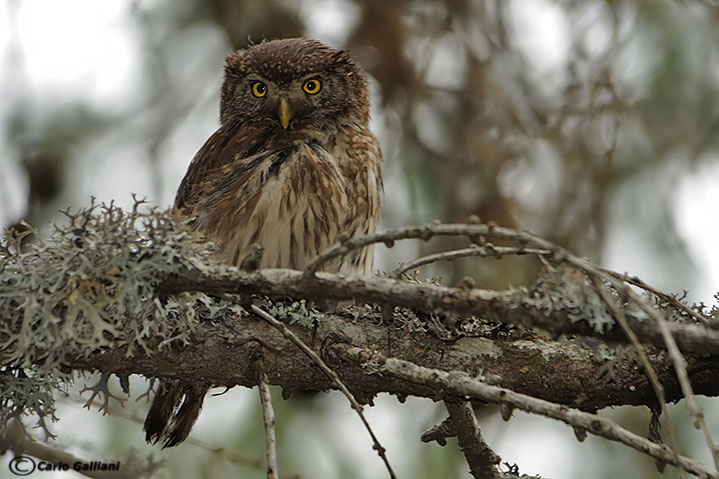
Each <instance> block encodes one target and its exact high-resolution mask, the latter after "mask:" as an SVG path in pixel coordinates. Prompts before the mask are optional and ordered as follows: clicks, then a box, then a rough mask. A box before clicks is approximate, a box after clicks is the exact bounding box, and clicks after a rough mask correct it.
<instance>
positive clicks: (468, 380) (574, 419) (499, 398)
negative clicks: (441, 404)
mask: <svg viewBox="0 0 719 479" xmlns="http://www.w3.org/2000/svg"><path fill="white" fill-rule="evenodd" d="M332 350H333V352H334V353H335V354H337V355H338V356H340V357H343V358H346V359H348V360H351V361H355V362H357V363H358V364H360V365H361V366H362V367H363V369H364V370H365V371H367V372H368V374H386V375H391V376H392V377H394V378H396V379H401V380H403V381H407V382H410V383H414V384H423V385H427V386H432V387H435V388H436V387H441V388H442V389H443V390H444V391H446V392H448V393H450V394H453V395H455V396H459V397H465V398H466V397H471V398H475V399H481V400H483V401H487V402H492V403H495V404H504V403H509V404H511V405H512V406H513V407H516V408H518V409H521V410H523V411H527V412H531V413H533V414H539V415H542V416H545V417H551V418H553V419H557V420H559V421H562V422H565V423H566V424H569V425H571V426H573V427H575V428H581V429H585V430H586V431H588V432H589V433H591V434H594V435H597V436H601V437H604V438H606V439H610V440H612V441H617V442H621V443H622V444H624V445H626V446H629V447H631V448H632V449H636V450H637V451H640V452H643V453H645V454H648V455H650V456H652V457H654V458H655V459H658V460H660V461H662V462H666V463H668V464H672V465H674V466H677V467H681V468H683V469H685V470H686V471H689V472H691V473H692V474H695V475H697V476H699V477H701V478H714V479H716V478H719V473H718V472H716V471H712V470H711V469H709V468H707V467H706V466H704V465H703V464H701V463H700V462H698V461H695V460H693V459H689V458H687V457H685V456H681V455H680V456H676V455H675V453H674V451H672V450H671V449H670V448H669V447H667V446H665V445H663V444H657V443H654V442H652V441H650V440H648V439H645V438H643V437H641V436H638V435H636V434H634V433H632V432H630V431H628V430H626V429H624V428H622V427H621V426H619V425H618V424H616V423H615V422H613V421H611V420H609V419H606V418H603V417H601V416H597V415H595V414H589V413H586V412H582V411H579V410H577V409H574V408H569V407H567V406H564V405H561V404H553V403H551V402H549V401H544V400H542V399H537V398H535V397H531V396H527V395H524V394H520V393H517V392H515V391H511V390H508V389H505V388H500V387H497V386H491V385H489V384H486V383H484V382H482V381H479V380H476V379H474V378H472V377H471V376H470V375H468V374H466V373H462V372H458V371H452V372H447V371H441V370H438V369H429V368H423V367H420V366H417V365H416V364H413V363H410V362H408V361H403V360H401V359H395V358H390V357H385V356H383V355H381V354H380V353H377V352H376V351H372V350H368V349H363V348H356V347H351V346H347V345H342V344H336V345H334V346H333V347H332Z"/></svg>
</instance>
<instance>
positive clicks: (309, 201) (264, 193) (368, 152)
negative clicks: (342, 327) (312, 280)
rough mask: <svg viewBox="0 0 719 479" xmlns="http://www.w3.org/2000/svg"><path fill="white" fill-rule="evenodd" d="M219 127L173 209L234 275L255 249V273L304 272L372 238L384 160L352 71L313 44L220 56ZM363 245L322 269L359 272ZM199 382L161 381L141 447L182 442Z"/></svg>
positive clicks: (294, 42) (198, 397) (282, 43)
mask: <svg viewBox="0 0 719 479" xmlns="http://www.w3.org/2000/svg"><path fill="white" fill-rule="evenodd" d="M220 121H221V126H220V128H219V129H218V130H217V131H216V132H215V133H214V134H213V135H212V136H211V137H210V138H209V139H208V140H207V142H206V143H205V144H204V145H203V147H202V148H201V149H200V151H199V152H197V155H195V158H194V159H193V160H192V163H191V164H190V167H189V169H188V171H187V174H186V175H185V178H184V179H183V180H182V183H181V184H180V188H179V190H178V192H177V197H176V198H175V206H174V209H175V212H176V213H177V214H179V215H180V216H181V217H185V218H190V224H191V226H192V228H193V229H195V230H197V231H198V232H200V233H201V234H203V235H204V237H205V238H206V239H207V240H208V241H212V242H214V243H215V245H216V255H217V259H218V260H219V261H221V262H223V263H227V264H231V265H236V266H239V265H240V264H241V263H242V260H243V259H244V258H245V256H246V255H247V254H248V253H249V251H250V246H251V245H252V244H254V243H258V244H260V245H261V246H262V247H263V249H264V254H263V256H262V259H261V263H260V267H262V268H294V269H301V268H303V267H304V266H305V265H306V264H307V263H308V262H309V261H310V260H311V259H313V258H314V257H315V256H316V255H317V254H319V253H320V252H322V251H323V250H324V249H326V248H327V247H329V246H331V245H332V244H333V243H336V242H337V241H338V239H339V236H340V235H342V234H348V235H350V236H353V235H357V234H365V233H371V232H374V231H375V229H376V227H377V222H378V220H379V214H380V193H381V191H382V175H381V162H382V153H381V151H380V147H379V143H378V142H377V139H376V138H375V136H374V135H373V134H372V132H371V131H370V130H369V97H368V92H367V81H366V79H365V76H364V74H363V72H362V70H361V69H360V68H359V67H358V66H357V65H356V64H355V63H354V62H353V61H352V59H351V58H350V56H349V55H348V54H347V53H346V52H344V51H338V50H334V49H332V48H330V47H328V46H326V45H323V44H322V43H320V42H318V41H315V40H305V39H301V38H293V39H284V40H273V41H268V42H263V43H260V44H258V45H254V46H252V47H250V48H248V49H246V50H240V51H238V52H236V53H233V54H231V55H229V56H228V57H227V59H226V61H225V80H224V83H223V85H222V98H221V102H220ZM372 260H373V251H372V248H371V247H368V248H365V249H364V250H360V251H358V252H354V253H352V254H350V255H348V256H347V257H344V258H340V259H338V260H337V261H335V262H334V263H329V264H327V265H325V266H324V270H325V271H330V272H342V273H347V274H361V275H369V274H371V272H372ZM209 386H210V385H209V384H190V383H183V382H180V381H163V382H162V383H161V385H160V388H159V391H158V392H157V394H156V396H155V398H154V400H153V404H152V406H151V408H150V412H149V413H148V416H147V419H146V420H145V432H146V439H147V440H148V441H150V442H153V443H156V442H158V441H162V442H163V444H164V447H170V446H174V445H176V444H178V443H180V442H181V441H183V440H184V439H185V438H186V437H187V435H188V434H189V432H190V429H191V428H192V425H193V424H194V422H195V419H196V418H197V415H198V414H199V412H200V408H201V407H202V401H203V399H204V395H205V393H206V392H207V390H208V389H209Z"/></svg>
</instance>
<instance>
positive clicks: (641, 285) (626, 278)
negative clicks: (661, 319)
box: [600, 268, 711, 323]
mask: <svg viewBox="0 0 719 479" xmlns="http://www.w3.org/2000/svg"><path fill="white" fill-rule="evenodd" d="M600 269H601V270H602V271H604V272H605V273H607V274H608V275H611V276H613V277H614V278H617V279H618V280H620V281H624V282H625V283H629V284H632V285H634V286H636V287H638V288H642V289H643V290H645V291H649V292H650V293H652V294H653V295H654V296H656V297H658V298H661V299H662V300H663V301H665V302H667V303H668V304H671V305H672V306H674V307H675V308H677V309H680V310H682V311H684V312H685V313H687V314H688V315H690V316H691V317H693V318H695V319H697V320H699V321H701V322H702V323H709V322H710V321H711V320H710V319H709V318H707V317H706V316H704V315H703V314H701V313H700V312H698V311H695V310H693V309H692V308H690V307H689V306H687V305H686V304H684V303H682V302H681V301H679V300H678V299H676V298H674V297H673V296H671V295H669V294H667V293H664V292H663V291H660V290H658V289H657V288H655V287H654V286H652V285H650V284H648V283H647V282H645V281H642V280H641V279H640V278H638V277H637V276H629V275H628V274H622V273H618V272H616V271H612V270H610V269H607V268H600Z"/></svg>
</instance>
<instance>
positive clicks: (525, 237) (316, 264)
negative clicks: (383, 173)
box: [305, 223, 556, 277]
mask: <svg viewBox="0 0 719 479" xmlns="http://www.w3.org/2000/svg"><path fill="white" fill-rule="evenodd" d="M434 236H467V237H469V238H471V239H472V240H473V241H474V239H478V240H479V241H481V239H482V237H485V236H486V237H493V238H503V239H510V240H514V241H517V242H519V243H520V244H521V246H524V245H528V244H533V245H535V246H538V247H539V248H544V249H552V247H554V248H556V247H555V246H554V245H552V244H551V243H550V242H549V241H546V240H543V239H541V238H539V237H537V236H534V235H532V234H530V233H527V232H524V231H518V230H513V229H511V228H502V227H500V226H495V225H486V224H478V225H470V224H462V223H456V224H442V223H436V224H429V225H423V226H407V227H404V228H397V229H393V230H387V231H384V232H381V233H373V234H368V235H362V236H355V237H354V238H351V239H348V240H345V241H342V242H340V243H337V244H335V245H334V246H331V247H329V248H328V249H326V250H325V251H324V252H322V253H320V254H319V255H318V256H317V257H316V258H315V259H314V260H312V261H311V262H310V263H309V264H308V265H307V267H306V268H305V277H311V276H312V275H314V274H315V272H317V270H318V269H319V268H320V266H322V265H323V264H324V263H326V262H327V261H329V260H331V259H333V258H336V257H338V256H343V255H346V254H347V253H349V252H351V251H355V250H358V249H361V248H364V247H365V246H367V245H370V244H373V243H385V244H386V245H387V246H389V247H391V246H392V245H394V242H395V241H398V240H403V239H423V240H428V239H430V238H432V237H434Z"/></svg>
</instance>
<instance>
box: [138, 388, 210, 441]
mask: <svg viewBox="0 0 719 479" xmlns="http://www.w3.org/2000/svg"><path fill="white" fill-rule="evenodd" d="M209 389H210V385H209V384H206V383H194V384H193V383H186V382H180V381H160V388H159V390H158V391H157V393H156V394H155V397H154V399H153V400H152V406H150V411H149V412H148V413H147V418H146V419H145V425H144V427H143V429H144V431H145V440H146V441H147V442H149V443H151V444H157V443H158V442H162V443H163V444H162V447H163V448H166V447H172V446H176V445H178V444H179V443H181V442H182V441H184V440H185V439H186V438H187V435H188V434H190V430H191V429H192V425H193V424H195V421H196V420H197V416H198V415H199V414H200V409H202V402H203V401H204V399H205V394H206V393H207V391H208V390H209Z"/></svg>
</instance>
